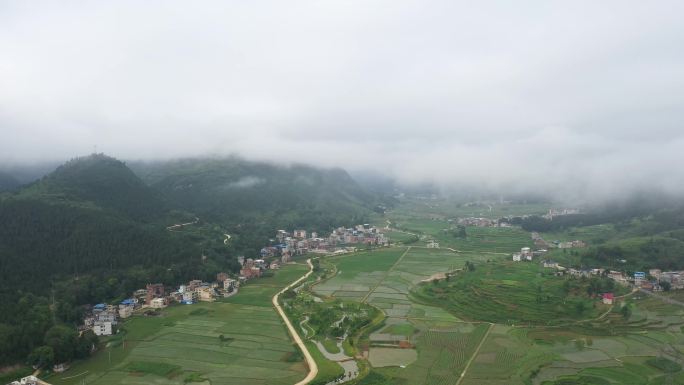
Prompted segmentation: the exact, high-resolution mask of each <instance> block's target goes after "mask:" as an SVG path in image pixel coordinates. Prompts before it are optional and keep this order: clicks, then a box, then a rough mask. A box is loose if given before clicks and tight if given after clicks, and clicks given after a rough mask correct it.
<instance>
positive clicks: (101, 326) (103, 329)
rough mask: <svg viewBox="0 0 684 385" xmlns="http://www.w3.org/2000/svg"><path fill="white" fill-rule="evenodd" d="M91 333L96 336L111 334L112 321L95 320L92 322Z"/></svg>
mask: <svg viewBox="0 0 684 385" xmlns="http://www.w3.org/2000/svg"><path fill="white" fill-rule="evenodd" d="M93 333H95V335H96V336H111V335H112V323H111V322H102V321H95V323H94V324H93Z"/></svg>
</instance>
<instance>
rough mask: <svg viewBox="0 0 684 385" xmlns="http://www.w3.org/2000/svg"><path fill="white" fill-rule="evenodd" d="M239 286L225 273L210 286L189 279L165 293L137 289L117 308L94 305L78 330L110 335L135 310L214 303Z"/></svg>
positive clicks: (157, 286)
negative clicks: (201, 302) (120, 321)
mask: <svg viewBox="0 0 684 385" xmlns="http://www.w3.org/2000/svg"><path fill="white" fill-rule="evenodd" d="M239 284H240V281H239V280H236V279H233V278H231V277H230V276H229V275H228V274H226V273H218V274H217V275H216V281H215V282H212V283H207V282H203V281H202V280H198V279H196V280H192V281H190V282H188V283H187V284H183V285H180V286H179V287H178V289H177V290H175V291H172V292H169V293H168V294H167V291H166V287H165V286H164V284H161V283H151V284H148V285H147V286H146V287H145V288H144V289H140V290H136V291H135V292H134V293H133V296H132V297H131V298H127V299H124V300H123V301H121V302H120V303H119V304H118V305H112V304H104V303H100V304H97V305H95V306H93V307H92V308H91V309H90V313H89V314H88V315H87V316H86V317H85V318H84V323H83V325H82V326H81V327H80V330H88V329H90V330H92V331H93V332H94V333H95V334H96V335H98V336H107V335H111V334H113V333H115V332H116V325H117V324H118V322H119V320H120V319H125V318H128V317H130V316H132V315H133V314H134V312H136V311H137V310H140V309H162V308H165V307H167V306H168V305H169V304H170V303H174V302H175V303H181V304H188V305H190V304H193V303H196V302H199V301H207V302H211V301H215V300H216V298H217V297H220V296H223V297H229V296H231V295H234V294H236V293H237V290H238V287H239Z"/></svg>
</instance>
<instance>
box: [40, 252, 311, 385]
mask: <svg viewBox="0 0 684 385" xmlns="http://www.w3.org/2000/svg"><path fill="white" fill-rule="evenodd" d="M303 271H305V267H304V266H300V265H288V266H286V267H284V268H283V269H282V270H280V271H279V272H277V273H276V275H275V276H274V277H272V278H265V279H263V284H262V283H261V282H260V280H255V281H254V282H251V283H250V284H249V285H247V286H245V287H244V288H243V289H241V293H239V294H238V295H237V296H235V297H232V298H231V299H235V301H232V302H233V303H227V302H215V303H199V304H195V305H177V306H171V307H168V308H166V309H164V310H163V311H162V312H161V315H159V316H149V317H146V316H135V317H133V318H132V319H130V320H127V321H126V322H124V323H123V325H122V327H123V329H124V330H125V331H124V332H122V333H119V335H117V336H114V337H112V338H111V339H110V342H109V343H108V344H107V346H106V347H103V348H101V349H100V351H98V352H97V353H96V354H95V355H94V356H93V357H92V358H91V359H88V360H86V361H82V362H76V363H74V364H73V365H72V367H71V369H69V370H68V371H66V372H64V373H61V374H54V375H52V376H50V377H48V378H46V381H48V382H50V383H51V384H54V385H72V384H73V385H76V384H81V383H82V382H83V381H85V382H86V383H88V384H102V385H119V384H150V383H152V384H159V385H162V384H178V385H180V384H184V383H189V382H203V381H209V383H211V384H213V385H217V384H218V385H221V384H225V385H232V384H236V385H237V384H241V385H266V384H268V385H270V384H275V385H286V384H293V383H296V382H297V381H299V380H300V379H302V378H303V377H304V376H305V375H306V373H307V368H306V365H305V364H304V363H303V362H302V360H301V355H299V354H298V353H297V352H296V350H295V347H294V346H293V344H292V341H291V340H290V336H289V335H288V333H287V331H286V329H285V327H284V326H283V324H282V322H281V319H280V317H279V316H278V314H277V313H276V312H275V311H274V309H273V308H272V307H270V306H269V305H270V300H271V295H272V293H274V292H275V291H276V290H277V289H278V287H280V288H282V286H284V285H285V284H286V283H288V282H290V281H293V280H294V279H295V278H296V277H297V276H300V275H301V274H302V272H303ZM243 290H244V293H243V292H242V291H243ZM243 294H244V295H245V297H246V298H248V299H249V300H250V301H253V304H245V303H242V302H249V301H247V300H246V299H245V300H243V301H237V298H239V297H240V296H242V295H243Z"/></svg>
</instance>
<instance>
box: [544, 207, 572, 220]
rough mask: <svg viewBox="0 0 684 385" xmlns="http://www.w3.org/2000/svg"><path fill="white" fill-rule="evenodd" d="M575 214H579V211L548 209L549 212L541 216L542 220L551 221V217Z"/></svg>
mask: <svg viewBox="0 0 684 385" xmlns="http://www.w3.org/2000/svg"><path fill="white" fill-rule="evenodd" d="M575 214H580V210H579V209H549V212H548V213H546V214H544V215H542V218H546V219H548V220H551V219H553V217H559V216H562V215H575Z"/></svg>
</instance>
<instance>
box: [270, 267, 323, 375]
mask: <svg viewBox="0 0 684 385" xmlns="http://www.w3.org/2000/svg"><path fill="white" fill-rule="evenodd" d="M306 263H308V264H309V272H308V273H306V274H304V275H303V276H302V277H301V278H299V279H298V280H296V281H294V282H292V283H291V284H289V285H288V286H287V287H286V288H284V289H283V290H281V291H279V292H278V293H277V294H276V295H274V296H273V306H274V307H275V308H276V310H277V311H278V314H280V317H281V318H282V319H283V321H285V326H287V330H289V331H290V335H292V339H294V341H295V343H296V344H297V346H299V348H300V349H301V350H302V353H303V354H304V358H305V359H306V363H307V365H309V374H307V375H306V377H304V379H303V380H301V381H299V382H298V383H296V384H295V385H305V384H308V383H309V382H311V381H312V380H313V379H314V378H316V375H318V366H317V365H316V361H315V360H314V359H313V357H312V356H311V353H309V349H307V348H306V345H304V341H302V339H301V338H300V337H299V333H297V330H296V329H295V328H294V326H292V323H291V322H290V319H289V318H287V315H285V312H284V311H283V309H282V307H281V306H280V304H279V303H278V297H280V295H281V294H282V293H284V292H285V291H287V290H288V289H290V288H292V287H294V286H296V285H298V284H299V283H300V282H302V281H303V280H305V279H306V278H307V277H309V275H311V273H313V265H312V264H311V259H310V258H309V259H307V260H306Z"/></svg>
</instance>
